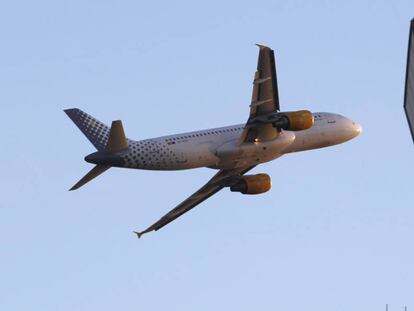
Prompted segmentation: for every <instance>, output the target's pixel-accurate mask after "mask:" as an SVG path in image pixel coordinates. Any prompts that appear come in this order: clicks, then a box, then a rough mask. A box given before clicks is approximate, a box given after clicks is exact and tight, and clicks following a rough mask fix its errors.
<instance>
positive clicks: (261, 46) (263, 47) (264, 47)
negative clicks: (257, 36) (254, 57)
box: [256, 43, 269, 49]
mask: <svg viewBox="0 0 414 311" xmlns="http://www.w3.org/2000/svg"><path fill="white" fill-rule="evenodd" d="M256 45H257V46H258V47H259V48H260V49H266V48H269V47H268V46H266V45H263V44H258V43H256Z"/></svg>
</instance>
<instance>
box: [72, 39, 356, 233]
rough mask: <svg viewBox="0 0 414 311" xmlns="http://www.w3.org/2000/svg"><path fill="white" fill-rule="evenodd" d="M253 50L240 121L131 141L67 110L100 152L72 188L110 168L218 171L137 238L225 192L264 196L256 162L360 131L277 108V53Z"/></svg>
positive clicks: (330, 116) (265, 178) (346, 122)
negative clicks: (246, 107)
mask: <svg viewBox="0 0 414 311" xmlns="http://www.w3.org/2000/svg"><path fill="white" fill-rule="evenodd" d="M257 46H258V47H259V57H258V64H257V71H256V72H255V75H254V80H253V92H252V100H251V103H250V114H249V117H248V119H247V122H246V123H243V124H237V125H230V126H225V127H220V128H212V129H206V130H201V131H194V132H188V133H181V134H176V135H168V136H162V137H157V138H150V139H144V140H139V141H136V140H132V139H129V138H127V137H126V136H125V132H124V129H123V125H122V122H121V121H120V120H116V121H113V122H112V125H111V127H108V126H107V125H105V124H104V123H102V122H100V121H98V120H97V119H95V118H93V117H92V116H90V115H88V114H87V113H85V112H83V111H81V110H79V109H76V108H73V109H66V110H64V111H65V113H66V114H67V115H68V116H69V118H70V119H71V120H72V121H73V122H74V123H75V124H76V125H77V127H78V128H79V129H80V130H81V131H82V133H83V134H84V135H85V136H86V137H87V138H88V139H89V141H90V142H91V143H92V145H94V146H95V148H96V149H97V152H94V153H91V154H89V155H87V156H86V157H85V161H86V162H89V163H92V164H95V165H96V166H95V167H94V168H92V170H91V171H89V173H87V174H86V175H85V176H84V177H83V178H82V179H81V180H79V182H77V183H76V184H75V185H74V186H73V187H72V188H71V189H70V190H75V189H78V188H80V187H81V186H83V185H84V184H86V183H87V182H89V181H91V180H92V179H94V178H95V177H97V176H99V175H100V174H102V173H103V172H105V171H106V170H108V169H109V168H111V167H123V168H133V169H143V170H164V171H172V170H184V169H194V168H201V167H207V168H211V169H216V170H218V172H217V173H216V174H215V175H214V176H213V177H212V178H211V179H210V180H209V181H208V182H207V183H206V184H205V185H204V186H202V187H201V188H200V189H199V190H197V191H196V192H195V193H194V194H192V195H191V196H190V197H188V198H187V199H186V200H184V201H183V202H182V203H180V204H178V205H177V206H176V207H175V208H174V209H172V210H171V211H170V212H168V213H167V214H166V215H164V216H163V217H161V218H160V219H159V220H158V221H157V222H155V223H154V224H152V225H151V226H149V227H148V228H147V229H145V230H143V231H134V233H135V234H136V235H137V236H138V238H140V237H141V236H142V235H143V234H145V233H148V232H151V231H157V230H159V229H161V228H162V227H164V226H165V225H167V224H169V223H170V222H171V221H173V220H175V219H176V218H178V217H180V216H181V215H183V214H184V213H186V212H188V211H189V210H191V209H192V208H194V207H195V206H197V205H198V204H200V203H201V202H203V201H205V200H207V199H208V198H209V197H211V196H212V195H214V194H216V193H217V192H218V191H220V190H222V189H223V188H229V189H230V191H232V192H239V193H242V194H261V193H264V192H267V191H268V190H270V188H271V178H270V176H269V175H267V174H263V173H262V174H254V175H250V174H249V175H247V174H246V173H247V172H249V171H250V170H251V169H253V168H254V167H256V166H257V165H259V164H261V163H264V162H269V161H272V160H274V159H277V158H279V157H281V156H282V155H285V154H289V153H293V152H299V151H305V150H310V149H317V148H324V147H328V146H333V145H337V144H340V143H343V142H346V141H348V140H350V139H352V138H354V137H356V136H358V135H359V134H360V133H361V130H362V129H361V126H360V125H359V124H358V123H356V122H354V121H352V120H351V119H349V118H346V117H344V116H341V115H339V114H335V113H327V112H316V113H311V112H310V111H309V110H300V111H287V112H284V111H281V110H280V105H279V94H278V85H277V77H276V65H275V57H274V51H273V50H272V49H271V48H269V47H267V46H264V45H257Z"/></svg>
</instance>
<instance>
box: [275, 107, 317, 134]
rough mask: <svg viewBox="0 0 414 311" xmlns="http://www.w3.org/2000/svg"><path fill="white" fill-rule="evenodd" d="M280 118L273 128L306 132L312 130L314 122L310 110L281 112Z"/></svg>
mask: <svg viewBox="0 0 414 311" xmlns="http://www.w3.org/2000/svg"><path fill="white" fill-rule="evenodd" d="M278 116H279V118H278V120H276V121H275V122H273V126H274V127H278V128H282V129H284V130H289V131H302V130H306V129H308V128H311V127H312V125H313V122H314V120H313V114H312V112H310V111H309V110H299V111H289V112H280V113H278Z"/></svg>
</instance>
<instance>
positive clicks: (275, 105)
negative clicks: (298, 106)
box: [240, 45, 280, 143]
mask: <svg viewBox="0 0 414 311" xmlns="http://www.w3.org/2000/svg"><path fill="white" fill-rule="evenodd" d="M257 46H258V47H259V59H258V62H257V71H256V73H255V75H254V80H253V91H252V102H251V104H250V115H249V120H248V121H247V124H248V123H249V121H250V120H251V119H253V118H256V117H259V116H261V115H265V114H268V113H271V112H276V111H279V110H280V106H279V93H278V88H277V77H276V63H275V55H274V52H273V50H272V49H271V48H269V47H267V46H264V45H257ZM277 134H278V130H277V129H276V128H274V127H273V126H272V125H271V124H261V125H257V126H254V127H248V126H246V128H245V130H244V131H243V133H242V135H241V138H240V143H244V142H253V141H255V139H260V140H266V139H273V138H274V137H276V136H277Z"/></svg>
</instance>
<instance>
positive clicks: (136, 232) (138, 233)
mask: <svg viewBox="0 0 414 311" xmlns="http://www.w3.org/2000/svg"><path fill="white" fill-rule="evenodd" d="M134 233H135V234H136V235H137V237H138V239H140V238H141V236H142V235H143V234H144V233H142V232H138V231H134Z"/></svg>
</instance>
